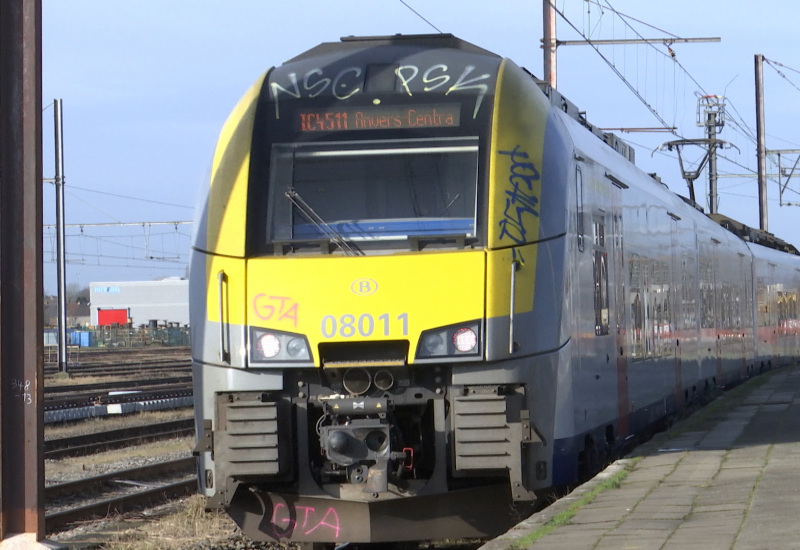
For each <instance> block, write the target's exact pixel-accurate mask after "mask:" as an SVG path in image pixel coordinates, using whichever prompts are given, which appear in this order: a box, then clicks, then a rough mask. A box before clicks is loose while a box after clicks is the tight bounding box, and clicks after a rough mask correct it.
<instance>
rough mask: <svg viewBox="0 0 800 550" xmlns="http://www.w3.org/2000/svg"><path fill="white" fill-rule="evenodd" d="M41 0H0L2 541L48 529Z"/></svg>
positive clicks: (39, 536)
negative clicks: (44, 455)
mask: <svg viewBox="0 0 800 550" xmlns="http://www.w3.org/2000/svg"><path fill="white" fill-rule="evenodd" d="M41 14H42V3H41V0H2V2H0V443H1V445H2V450H1V451H0V470H1V473H2V476H1V477H0V508H1V509H0V512H2V515H1V516H0V538H2V539H7V538H9V536H10V535H12V534H23V535H24V536H25V537H26V538H35V539H36V540H41V539H42V538H43V536H44V461H43V459H42V456H41V455H40V452H41V448H42V445H43V441H44V429H43V425H44V423H43V417H44V413H43V408H42V401H43V391H42V385H43V379H44V376H43V375H44V368H43V359H42V357H41V350H42V340H43V335H42V70H41V68H42V46H41V44H42V41H41V35H42V17H41Z"/></svg>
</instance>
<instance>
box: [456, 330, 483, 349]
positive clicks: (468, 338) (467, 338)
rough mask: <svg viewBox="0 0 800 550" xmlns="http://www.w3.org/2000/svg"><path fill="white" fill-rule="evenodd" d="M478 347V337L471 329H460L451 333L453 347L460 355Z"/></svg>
mask: <svg viewBox="0 0 800 550" xmlns="http://www.w3.org/2000/svg"><path fill="white" fill-rule="evenodd" d="M477 345H478V335H477V334H475V331H474V330H472V329H471V328H467V327H464V328H460V329H458V330H457V331H455V332H454V333H453V347H455V348H456V350H458V351H460V352H461V353H466V352H468V351H472V350H474V349H475V347H476V346H477Z"/></svg>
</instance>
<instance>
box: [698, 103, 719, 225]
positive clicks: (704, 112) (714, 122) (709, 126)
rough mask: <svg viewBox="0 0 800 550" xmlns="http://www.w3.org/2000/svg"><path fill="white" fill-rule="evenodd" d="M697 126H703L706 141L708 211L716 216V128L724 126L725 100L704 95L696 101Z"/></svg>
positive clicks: (717, 141) (717, 206) (717, 200)
mask: <svg viewBox="0 0 800 550" xmlns="http://www.w3.org/2000/svg"><path fill="white" fill-rule="evenodd" d="M697 125H698V126H705V128H706V139H707V140H708V211H709V213H710V214H716V213H717V208H719V198H718V194H717V147H718V146H719V145H720V144H721V143H722V142H720V141H719V140H718V139H717V128H722V127H723V126H724V125H725V98H724V97H722V96H719V95H705V96H702V97H700V98H699V99H698V100H697Z"/></svg>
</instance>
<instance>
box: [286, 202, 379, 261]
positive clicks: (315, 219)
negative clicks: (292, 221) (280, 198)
mask: <svg viewBox="0 0 800 550" xmlns="http://www.w3.org/2000/svg"><path fill="white" fill-rule="evenodd" d="M284 195H286V198H287V199H289V201H290V202H291V203H292V204H293V205H294V207H295V208H297V210H298V212H300V213H301V214H302V215H303V217H304V218H305V219H306V220H308V222H309V223H311V224H312V225H314V226H315V227H316V228H317V229H319V230H320V231H322V233H323V234H324V235H326V236H327V237H328V238H329V239H330V240H331V242H332V243H334V244H336V246H338V247H339V248H341V249H342V252H344V253H345V255H347V256H363V255H364V253H363V252H362V251H361V250H359V249H358V248H356V247H355V246H351V245H350V244H349V243H348V242H347V241H346V240H345V239H344V237H342V235H341V234H340V233H339V232H338V231H336V230H335V229H334V228H333V227H331V226H330V225H328V222H326V221H325V220H323V219H322V218H321V217H320V215H319V214H317V213H316V212H314V209H313V208H311V207H310V206H309V205H308V203H307V202H306V201H304V200H303V197H301V196H300V195H299V194H298V193H297V191H295V190H294V187H290V188H289V189H287V190H286V192H285V193H284Z"/></svg>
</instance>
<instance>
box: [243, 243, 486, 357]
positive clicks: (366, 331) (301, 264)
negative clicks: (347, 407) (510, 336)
mask: <svg viewBox="0 0 800 550" xmlns="http://www.w3.org/2000/svg"><path fill="white" fill-rule="evenodd" d="M484 257H485V256H484V252H483V251H468V252H445V253H413V254H412V253H407V254H396V255H392V256H373V257H342V256H324V257H319V256H318V257H314V258H297V257H294V258H260V259H253V260H250V261H249V263H248V284H247V306H246V307H247V320H248V322H249V323H250V325H252V326H257V327H265V328H273V329H276V330H282V331H286V332H294V333H299V334H304V335H306V336H307V337H308V339H309V344H310V345H311V349H312V350H313V351H314V355H315V361H316V362H317V363H319V358H318V357H317V352H316V350H317V345H318V344H320V343H325V342H355V341H378V340H408V341H409V342H410V345H409V355H410V357H409V360H410V361H411V360H413V354H414V350H415V349H416V346H417V341H418V340H419V335H420V333H421V332H422V331H424V330H427V329H431V328H436V327H441V326H445V325H450V324H455V323H460V322H463V321H469V320H474V319H480V318H482V317H483V315H484V280H485V273H484V270H485V267H484V265H485V264H484Z"/></svg>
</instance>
